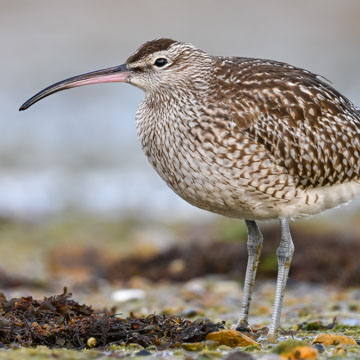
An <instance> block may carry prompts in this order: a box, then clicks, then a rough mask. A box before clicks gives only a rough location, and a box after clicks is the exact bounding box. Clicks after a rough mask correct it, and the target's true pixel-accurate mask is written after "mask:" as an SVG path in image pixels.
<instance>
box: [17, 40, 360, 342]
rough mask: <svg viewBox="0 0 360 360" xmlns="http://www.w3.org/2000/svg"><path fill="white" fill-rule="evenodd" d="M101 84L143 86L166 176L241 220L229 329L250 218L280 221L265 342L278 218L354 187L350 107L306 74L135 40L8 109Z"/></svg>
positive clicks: (142, 120) (189, 196)
mask: <svg viewBox="0 0 360 360" xmlns="http://www.w3.org/2000/svg"><path fill="white" fill-rule="evenodd" d="M110 81H119V82H128V83H130V84H132V85H134V86H137V87H139V88H141V89H142V90H144V91H145V99H144V100H143V102H142V103H141V104H140V106H139V108H138V111H137V115H136V125H137V131H138V135H139V138H140V142H141V145H142V147H143V149H144V151H145V154H146V155H147V157H148V159H149V161H150V162H151V164H152V165H153V166H154V168H155V169H156V171H157V172H158V173H159V175H160V176H161V177H162V178H163V179H164V180H165V181H166V183H167V184H168V185H169V186H170V187H171V188H172V189H173V190H174V191H175V192H176V193H177V194H179V195H180V196H181V197H183V198H184V199H185V200H187V201H188V202H190V203H191V204H193V205H195V206H198V207H200V208H202V209H206V210H209V211H212V212H216V213H219V214H223V215H226V216H231V217H237V218H243V219H246V225H247V228H248V233H249V239H248V249H249V263H248V268H247V272H246V278H245V285H244V296H243V302H242V307H241V315H240V321H239V323H238V328H239V329H243V328H246V327H247V320H248V310H249V304H250V300H251V293H252V286H253V282H254V279H255V273H256V268H257V264H258V262H259V256H260V250H261V243H262V235H261V233H260V231H259V229H258V228H257V226H256V223H255V221H254V220H261V219H271V218H279V219H280V225H281V231H282V240H281V243H280V246H279V249H278V251H277V256H278V262H279V275H278V283H277V288H276V295H275V305H274V311H273V318H272V323H271V326H270V329H269V336H268V338H269V339H273V338H274V337H275V335H276V330H277V327H278V324H279V317H280V310H281V306H282V298H283V295H284V289H285V284H286V279H287V274H288V270H289V267H290V261H291V257H292V254H293V250H294V247H293V244H292V240H291V236H290V232H289V228H288V224H287V219H288V218H291V217H293V218H296V217H299V216H304V215H309V214H314V213H318V212H321V211H323V210H325V209H328V208H331V207H334V206H337V205H339V204H341V203H345V202H348V201H349V200H351V199H352V198H353V197H354V196H356V195H357V194H359V193H360V110H359V109H358V108H356V107H355V106H354V105H353V104H352V103H351V102H350V101H349V100H348V99H347V98H346V97H344V96H343V95H341V94H340V93H339V92H337V91H336V90H335V89H334V88H333V87H332V86H331V85H330V84H329V83H328V82H327V81H326V80H325V79H324V78H322V77H320V76H318V75H315V74H313V73H311V72H309V71H306V70H303V69H300V68H297V67H294V66H291V65H288V64H285V63H281V62H277V61H272V60H262V59H250V58H240V57H217V56H211V55H209V54H208V53H206V52H205V51H203V50H200V49H197V48H196V47H194V46H193V45H191V44H187V43H181V42H177V41H174V40H171V39H158V40H153V41H150V42H147V43H145V44H144V45H142V46H141V47H140V48H139V49H138V50H137V51H136V52H135V53H134V54H133V55H132V56H130V57H129V59H128V60H127V62H126V64H124V65H121V66H118V67H113V68H109V69H104V70H100V71H95V72H93V73H88V74H84V75H80V76H77V77H73V78H70V79H67V80H64V81H62V82H59V83H56V84H54V85H52V86H50V87H48V88H46V89H45V90H43V91H41V92H40V93H38V94H37V95H35V96H34V97H33V98H31V99H30V100H28V101H27V102H26V103H25V104H24V105H23V106H22V107H21V108H20V109H21V110H23V109H26V108H27V107H29V106H30V105H32V104H33V103H34V102H36V101H38V100H40V99H41V98H43V97H45V96H47V95H50V94H52V93H54V92H57V91H60V90H63V89H67V88H71V87H74V86H80V85H86V84H90V83H97V82H110Z"/></svg>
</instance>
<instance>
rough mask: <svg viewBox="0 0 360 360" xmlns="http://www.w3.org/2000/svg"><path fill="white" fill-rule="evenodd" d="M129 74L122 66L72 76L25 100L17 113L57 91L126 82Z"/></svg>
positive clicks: (123, 65)
mask: <svg viewBox="0 0 360 360" xmlns="http://www.w3.org/2000/svg"><path fill="white" fill-rule="evenodd" d="M130 74H131V71H130V70H128V69H127V67H126V64H122V65H119V66H114V67H110V68H107V69H102V70H97V71H92V72H89V73H86V74H82V75H78V76H73V77H71V78H69V79H66V80H63V81H59V82H57V83H55V84H53V85H50V86H48V87H47V88H45V89H44V90H41V91H40V92H38V93H37V94H36V95H34V96H33V97H31V98H30V99H29V100H27V101H26V102H25V103H24V104H22V105H21V106H20V108H19V111H22V110H26V109H27V108H28V107H30V106H31V105H33V104H35V103H36V102H38V101H39V100H41V99H43V98H44V97H46V96H49V95H51V94H54V93H56V92H58V91H62V90H66V89H71V88H73V87H77V86H83V85H89V84H99V83H107V82H127V80H128V77H129V75H130Z"/></svg>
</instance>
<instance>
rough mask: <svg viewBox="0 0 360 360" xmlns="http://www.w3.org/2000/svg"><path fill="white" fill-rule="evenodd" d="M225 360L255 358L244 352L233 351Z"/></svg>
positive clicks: (248, 359) (250, 359) (249, 359)
mask: <svg viewBox="0 0 360 360" xmlns="http://www.w3.org/2000/svg"><path fill="white" fill-rule="evenodd" d="M225 360H254V357H253V356H252V355H250V354H248V353H246V352H244V351H239V350H238V351H233V352H232V353H230V354H229V355H228V356H227V357H226V358H225Z"/></svg>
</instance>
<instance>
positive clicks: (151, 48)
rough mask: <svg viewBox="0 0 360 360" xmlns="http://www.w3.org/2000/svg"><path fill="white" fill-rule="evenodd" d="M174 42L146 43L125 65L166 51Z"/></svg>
mask: <svg viewBox="0 0 360 360" xmlns="http://www.w3.org/2000/svg"><path fill="white" fill-rule="evenodd" d="M175 43H176V41H175V40H172V39H165V38H161V39H156V40H152V41H148V42H146V43H145V44H143V45H142V46H141V47H140V48H139V49H138V50H137V51H136V52H135V54H133V55H131V56H130V57H129V58H128V59H127V61H126V62H127V63H132V62H137V61H139V60H141V59H142V58H144V57H146V56H148V55H150V54H153V53H155V52H158V51H164V50H167V49H168V48H169V47H170V46H171V45H172V44H175Z"/></svg>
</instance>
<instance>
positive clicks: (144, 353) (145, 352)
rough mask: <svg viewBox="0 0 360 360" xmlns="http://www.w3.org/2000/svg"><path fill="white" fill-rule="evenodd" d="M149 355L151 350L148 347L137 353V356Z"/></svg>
mask: <svg viewBox="0 0 360 360" xmlns="http://www.w3.org/2000/svg"><path fill="white" fill-rule="evenodd" d="M149 355H151V352H150V351H148V350H146V349H143V350H140V351H138V352H137V353H135V356H149Z"/></svg>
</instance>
